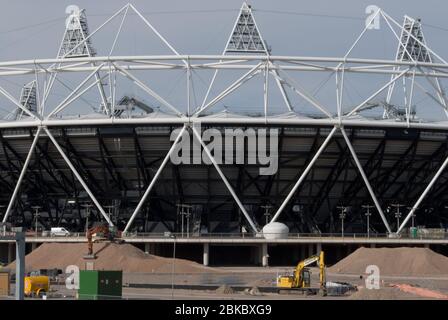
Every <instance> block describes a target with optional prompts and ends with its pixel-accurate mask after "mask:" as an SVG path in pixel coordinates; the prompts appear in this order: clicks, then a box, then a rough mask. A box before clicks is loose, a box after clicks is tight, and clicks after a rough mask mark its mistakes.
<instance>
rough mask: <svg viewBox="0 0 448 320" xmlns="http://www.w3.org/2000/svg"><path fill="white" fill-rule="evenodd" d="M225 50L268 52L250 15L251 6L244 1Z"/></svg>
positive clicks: (227, 51) (229, 51) (228, 51)
mask: <svg viewBox="0 0 448 320" xmlns="http://www.w3.org/2000/svg"><path fill="white" fill-rule="evenodd" d="M225 52H226V53H231V52H240V53H265V54H267V53H268V49H267V46H266V43H265V41H264V40H263V38H262V37H261V34H260V31H259V30H258V27H257V24H256V22H255V19H254V17H253V15H252V8H251V6H249V5H248V4H247V3H245V2H244V3H243V5H242V7H241V10H240V13H239V15H238V18H237V20H236V21H235V25H234V27H233V31H232V33H231V34H230V38H229V40H228V42H227V45H226V49H225Z"/></svg>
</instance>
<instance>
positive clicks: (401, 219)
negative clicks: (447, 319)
mask: <svg viewBox="0 0 448 320" xmlns="http://www.w3.org/2000/svg"><path fill="white" fill-rule="evenodd" d="M67 13H68V16H67V20H66V23H65V31H64V32H63V36H62V41H61V42H60V47H59V51H58V52H57V55H56V57H55V58H35V57H33V56H32V54H31V53H30V57H29V60H20V61H1V62H0V78H1V79H2V80H4V81H6V82H8V81H13V82H15V83H21V84H22V85H23V87H22V88H21V89H20V90H19V89H18V88H17V87H8V86H6V85H3V86H0V95H1V106H2V110H6V111H7V112H5V115H4V118H3V119H2V120H1V121H0V144H1V148H0V188H1V197H0V205H1V217H2V220H3V223H4V224H5V225H6V224H7V225H9V226H11V227H14V228H17V227H22V228H24V230H28V231H36V233H37V231H38V232H44V231H45V230H49V229H51V228H52V227H64V228H66V229H67V230H69V231H70V232H71V233H78V234H82V233H83V232H85V231H86V230H87V229H88V228H90V227H91V226H92V225H94V224H97V223H100V222H106V223H108V224H109V225H110V226H115V227H116V228H117V229H118V230H121V231H123V232H124V234H125V235H126V236H129V237H130V238H131V239H134V240H135V239H137V240H135V243H138V245H143V243H144V242H145V239H152V241H153V242H154V243H156V244H157V243H158V242H157V241H159V243H162V244H160V246H161V247H162V248H163V246H162V245H163V244H164V243H167V242H168V243H169V242H170V241H171V240H170V239H172V238H170V235H177V237H178V238H180V239H178V241H180V242H182V241H181V240H183V241H184V242H185V244H186V245H187V244H188V243H192V244H193V245H195V246H197V245H198V244H199V245H201V246H202V242H200V241H203V240H204V239H215V238H219V239H227V240H228V241H231V240H232V241H234V242H232V245H235V243H238V241H239V240H238V239H246V240H245V241H249V243H250V244H251V245H253V243H255V244H257V243H258V242H257V241H259V240H260V241H261V239H258V238H257V234H259V233H260V232H261V231H262V229H263V227H264V226H265V225H267V224H269V223H272V222H281V223H283V224H285V225H287V227H288V228H289V233H290V235H291V237H294V239H298V240H303V243H302V242H301V243H299V244H298V245H300V246H302V245H304V244H305V245H308V244H312V245H316V244H318V245H321V243H325V242H322V240H318V241H315V240H307V239H315V238H319V239H325V238H326V237H328V238H329V239H330V238H331V239H332V240H331V241H336V242H335V243H336V244H338V245H341V246H342V248H344V247H343V245H345V244H346V243H347V242H346V241H343V240H341V238H340V237H341V236H342V239H344V236H345V237H348V238H350V237H352V238H353V237H355V239H361V240H359V241H361V242H362V241H366V243H371V242H372V243H374V242H375V241H377V240H375V239H380V240H381V241H385V243H386V244H390V245H394V241H396V240H397V239H399V241H400V242H399V243H400V244H401V245H402V244H403V243H404V244H412V243H413V241H417V240H416V239H412V237H411V236H412V232H411V231H412V230H414V229H416V230H417V231H418V232H419V241H420V242H418V244H419V245H420V244H421V245H429V244H431V246H432V247H433V248H435V249H437V250H438V251H443V250H446V247H445V244H446V236H445V234H446V233H445V229H446V226H447V218H446V215H447V211H448V196H447V190H448V184H447V180H448V173H447V171H446V170H445V168H446V166H447V164H448V148H447V146H448V145H447V142H448V141H447V134H448V118H447V116H448V105H447V98H446V95H445V91H444V82H445V79H446V78H447V77H448V72H447V70H448V63H447V62H446V61H445V60H444V59H443V58H442V57H440V56H439V55H438V54H437V53H436V52H435V51H433V50H432V49H431V45H430V44H429V43H427V42H426V39H425V36H424V34H423V29H424V24H423V23H422V22H421V21H420V20H419V19H417V18H413V17H409V16H404V18H403V20H402V21H397V20H396V19H394V18H393V17H391V16H389V15H388V14H387V13H386V12H385V11H383V10H381V9H379V8H377V10H373V11H372V14H371V16H369V17H368V21H366V24H365V27H364V26H363V27H364V28H360V30H359V36H358V37H357V38H356V39H353V40H354V42H352V44H351V45H350V46H349V47H348V48H347V51H346V52H345V54H344V55H341V56H335V57H334V56H327V54H320V53H319V52H316V56H301V55H300V52H298V53H297V55H287V56H286V55H278V54H277V51H275V48H271V47H270V46H269V45H268V44H267V42H266V41H265V39H264V38H263V37H262V32H261V30H263V29H267V28H269V26H266V25H263V26H259V25H257V23H256V10H254V9H253V8H252V7H251V6H249V5H248V4H246V3H244V4H243V5H242V7H241V9H240V10H238V11H237V14H236V15H235V18H236V20H235V21H234V23H233V28H231V27H232V21H229V29H230V28H231V30H232V31H231V33H230V35H229V37H228V40H227V43H225V44H223V48H224V50H223V51H222V53H220V52H218V53H216V54H185V53H181V52H179V51H178V50H177V49H176V48H175V47H174V46H173V45H172V44H171V43H170V41H169V39H167V38H165V37H164V36H163V33H164V32H163V30H158V29H157V28H156V27H155V26H154V25H153V24H151V22H150V20H148V19H147V18H146V17H145V15H144V14H142V13H141V12H140V11H139V10H138V8H136V7H135V6H134V5H132V4H128V5H126V6H124V7H123V8H121V9H119V10H118V11H116V12H115V13H114V14H113V15H111V16H110V17H108V18H107V19H105V20H104V21H103V23H101V24H100V25H99V26H98V27H97V28H96V29H94V28H92V26H91V25H89V24H88V13H87V12H86V11H85V10H82V9H79V8H77V7H76V6H73V7H70V9H69V10H68V11H67ZM127 19H132V21H135V20H138V21H140V23H141V24H142V26H141V27H142V28H146V29H147V30H148V31H149V32H150V33H151V34H152V36H154V37H155V40H154V43H156V41H157V45H160V46H161V47H163V48H164V49H166V51H167V52H168V53H167V54H157V55H148V54H146V55H129V53H127V54H126V53H125V52H124V51H126V50H121V51H120V54H117V53H116V52H115V51H116V50H115V49H116V47H118V43H119V41H120V39H121V38H122V37H125V36H126V35H123V33H124V27H123V26H124V25H125V24H126V21H127ZM379 22H381V26H382V30H383V31H384V32H388V33H389V35H390V36H391V39H392V40H391V41H390V42H391V43H392V46H391V47H390V48H389V51H387V54H386V56H388V57H389V58H385V57H383V56H380V57H368V58H366V57H363V56H359V55H357V54H356V50H357V48H358V46H363V47H364V48H365V47H367V48H369V46H372V52H374V50H373V47H375V44H374V43H372V42H367V43H365V42H363V40H364V38H367V37H369V35H370V34H371V33H372V32H375V31H374V30H375V27H376V24H377V23H379ZM113 23H115V26H116V27H118V28H116V29H115V31H114V32H110V31H107V27H108V26H109V24H113ZM104 29H106V32H107V34H108V37H109V38H110V39H112V46H111V47H107V48H101V47H100V46H97V45H96V42H95V40H96V39H97V38H100V37H101V33H102V32H103V30H104ZM61 31H63V29H62V27H61ZM341 37H343V35H341ZM55 41H57V39H55ZM142 41H143V39H142ZM151 45H153V43H151ZM154 45H155V44H154ZM131 51H132V50H131ZM274 52H275V54H273V53H274ZM372 55H373V53H372ZM176 81H177V83H178V85H177V87H176V89H175V90H174V91H175V92H174V91H172V92H169V90H167V89H166V88H165V87H168V86H170V87H171V85H172V84H173V83H175V82H176ZM6 82H3V83H6ZM176 90H177V91H176ZM57 92H58V94H57ZM60 92H64V94H63V95H61V94H60ZM130 92H132V93H130ZM198 128H199V129H198ZM238 129H240V130H246V132H247V130H253V131H251V132H255V136H254V137H249V136H245V137H243V141H244V143H243V144H242V145H241V144H240V145H235V146H234V148H233V149H232V150H234V151H235V153H231V154H229V153H226V154H225V159H215V156H216V154H217V153H216V150H213V152H212V151H211V149H212V147H211V142H210V140H211V139H210V136H209V137H208V138H206V137H205V135H203V134H202V133H203V132H204V131H206V130H214V131H213V132H215V133H216V132H218V133H221V134H223V135H224V134H225V131H226V130H238ZM263 130H264V131H263ZM260 132H268V133H269V134H268V137H266V139H267V141H269V142H270V143H271V144H270V146H275V150H274V149H272V148H271V149H270V150H269V148H268V152H267V154H271V155H272V154H277V158H276V159H277V164H278V168H277V170H276V171H275V172H273V173H272V174H260V168H261V167H263V165H265V164H262V163H260V162H259V161H255V162H254V161H249V160H250V159H251V155H250V150H251V146H253V145H254V144H256V143H257V142H260V141H261V140H260V137H258V134H259V133H260ZM173 133H176V134H173ZM185 133H187V134H189V135H190V136H191V137H193V138H192V139H191V140H190V142H188V143H189V144H191V149H194V148H196V150H199V152H200V154H201V153H202V152H203V153H204V154H205V158H208V160H210V161H209V162H208V163H204V161H201V160H200V159H199V160H198V159H195V158H194V156H191V159H190V160H191V161H187V163H180V164H174V163H173V162H172V161H171V158H172V156H173V154H174V153H175V152H176V150H178V149H176V146H178V144H179V143H180V140H182V142H185V141H183V140H184V139H183V134H185ZM274 133H275V134H274ZM251 139H252V140H251ZM229 141H230V142H229ZM215 142H216V141H215ZM225 143H226V144H228V143H230V144H231V145H232V146H233V145H234V143H236V139H235V140H225ZM236 151H242V152H243V157H241V158H240V159H239V160H240V161H237V160H238V159H236V157H237V155H236V154H237V152H236ZM356 235H358V237H357V238H356ZM440 235H442V238H440V239H439V237H440ZM132 237H134V238H132ZM45 239H46V238H45V237H42V238H40V236H39V237H37V238H36V239H35V241H36V242H37V243H40V242H45V241H46V240H45ZM138 239H140V240H141V241H140V242H139V240H138ZM158 239H159V240H158ZM235 239H236V240H235ZM247 239H252V240H247ZM334 239H336V240H334ZM372 239H373V240H372ZM66 240H67V241H69V239H66ZM33 241H34V240H33ZM73 241H76V239H75V240H73ZM80 241H81V240H80ZM82 241H83V240H82ZM195 241H196V242H195ZM242 241H243V240H242ZM250 241H252V242H250ZM291 241H292V240H291ZM323 241H325V240H323ZM329 241H330V240H329ZM356 241H358V240H356ZM356 241H354V243H358V242H356ZM388 241H389V242H388ZM431 241H433V242H431ZM131 242H132V241H131ZM243 242H244V241H243ZM243 242H242V243H241V246H244V243H243ZM260 243H261V242H260ZM193 245H192V246H193ZM228 245H229V244H228ZM278 247H279V248H280V247H281V246H278ZM194 248H195V247H194ZM223 248H224V247H222V248H221V249H217V250H224V249H223ZM201 250H202V249H198V250H196V251H194V250H193V251H194V252H193V253H192V251H191V250H190V249H188V248H185V249H184V252H183V255H184V256H185V257H187V256H189V257H193V258H196V259H199V260H200V259H201V257H202V256H201V255H202V252H201ZM204 250H205V249H204ZM206 250H207V253H208V250H209V249H208V246H207V249H206ZM263 250H264V249H263ZM266 250H267V249H266ZM273 250H275V249H273ZM278 250H280V249H278ZM281 250H288V249H287V248H286V249H285V248H283V249H281ZM310 250H312V249H310ZM334 250H336V249H334ZM338 250H339V249H338ZM341 250H345V249H341ZM162 251H163V250H162ZM330 251H331V250H330ZM220 252H224V251H220ZM242 252H246V251H244V250H243V251H242ZM162 254H163V252H162ZM181 254H182V251H181ZM198 254H199V257H200V258H197V257H198ZM245 254H246V253H243V254H242V257H241V259H243V260H244V255H245ZM329 254H330V255H331V253H329ZM265 255H267V254H266V253H265ZM271 255H272V256H275V254H274V253H271ZM207 259H208V258H207ZM291 259H292V258H291ZM288 261H289V260H288ZM291 261H292V260H291ZM207 264H208V262H207Z"/></svg>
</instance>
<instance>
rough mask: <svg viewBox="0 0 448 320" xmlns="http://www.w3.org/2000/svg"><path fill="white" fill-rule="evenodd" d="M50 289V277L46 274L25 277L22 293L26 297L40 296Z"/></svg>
mask: <svg viewBox="0 0 448 320" xmlns="http://www.w3.org/2000/svg"><path fill="white" fill-rule="evenodd" d="M49 290H50V278H49V277H48V276H30V277H25V290H24V294H25V296H27V297H42V296H43V295H44V294H45V293H47V292H48V291H49Z"/></svg>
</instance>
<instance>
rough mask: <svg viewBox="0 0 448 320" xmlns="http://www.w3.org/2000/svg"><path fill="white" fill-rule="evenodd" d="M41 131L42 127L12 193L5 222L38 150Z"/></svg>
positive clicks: (39, 128)
mask: <svg viewBox="0 0 448 320" xmlns="http://www.w3.org/2000/svg"><path fill="white" fill-rule="evenodd" d="M41 130H42V127H38V128H37V132H36V135H35V136H34V140H33V143H32V144H31V147H30V151H29V152H28V155H27V156H26V159H25V163H24V164H23V168H22V171H21V172H20V176H19V179H18V180H17V184H16V186H15V188H14V192H13V193H12V196H11V200H10V201H9V204H8V208H7V209H6V213H5V216H4V217H3V222H6V221H7V219H8V216H9V213H10V212H11V209H12V206H13V205H14V201H15V200H16V197H17V194H18V193H19V189H20V185H21V184H22V180H23V177H24V176H25V174H26V171H27V169H28V165H29V163H30V161H31V157H32V156H33V152H34V149H35V148H36V144H37V141H38V140H39V136H40V132H41Z"/></svg>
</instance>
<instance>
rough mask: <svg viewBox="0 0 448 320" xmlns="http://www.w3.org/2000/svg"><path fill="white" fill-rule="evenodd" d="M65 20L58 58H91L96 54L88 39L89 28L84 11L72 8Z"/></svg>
mask: <svg viewBox="0 0 448 320" xmlns="http://www.w3.org/2000/svg"><path fill="white" fill-rule="evenodd" d="M73 8H74V9H73V11H72V12H71V14H70V15H69V17H68V18H67V20H66V25H65V32H64V37H63V38H62V43H61V46H60V49H59V52H58V58H78V57H93V56H95V54H96V52H95V50H94V49H93V47H92V43H91V41H90V38H89V26H88V24H87V16H86V12H85V9H82V10H79V9H78V8H76V7H73Z"/></svg>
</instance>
